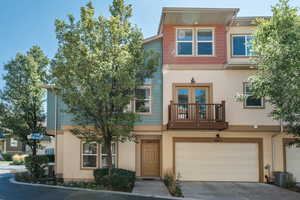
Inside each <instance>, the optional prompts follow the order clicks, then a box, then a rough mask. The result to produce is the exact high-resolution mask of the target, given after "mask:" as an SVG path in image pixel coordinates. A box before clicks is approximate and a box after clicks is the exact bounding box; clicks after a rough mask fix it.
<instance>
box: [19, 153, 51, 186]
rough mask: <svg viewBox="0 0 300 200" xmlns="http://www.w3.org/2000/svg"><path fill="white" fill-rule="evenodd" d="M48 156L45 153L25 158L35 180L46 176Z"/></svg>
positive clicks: (27, 167)
mask: <svg viewBox="0 0 300 200" xmlns="http://www.w3.org/2000/svg"><path fill="white" fill-rule="evenodd" d="M48 161H49V159H48V157H47V156H45V155H37V156H35V157H33V156H32V155H30V156H27V157H26V158H25V167H26V169H27V170H28V171H29V173H30V174H31V175H32V177H34V179H35V180H34V181H37V180H38V179H41V178H44V177H46V173H45V168H46V167H47V164H48Z"/></svg>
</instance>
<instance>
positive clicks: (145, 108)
mask: <svg viewBox="0 0 300 200" xmlns="http://www.w3.org/2000/svg"><path fill="white" fill-rule="evenodd" d="M134 110H135V112H137V113H151V86H142V87H139V88H137V89H136V91H135V101H134Z"/></svg>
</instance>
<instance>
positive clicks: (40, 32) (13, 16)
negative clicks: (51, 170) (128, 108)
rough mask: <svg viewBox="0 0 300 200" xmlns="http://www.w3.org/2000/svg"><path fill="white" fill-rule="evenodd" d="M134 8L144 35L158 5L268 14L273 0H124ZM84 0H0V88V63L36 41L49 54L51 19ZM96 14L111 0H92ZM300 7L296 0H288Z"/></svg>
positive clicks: (153, 26) (154, 22)
mask: <svg viewBox="0 0 300 200" xmlns="http://www.w3.org/2000/svg"><path fill="white" fill-rule="evenodd" d="M125 1H126V3H130V4H132V5H133V8H134V16H133V18H132V22H133V23H135V24H137V25H138V27H140V28H141V29H142V31H143V33H144V36H145V37H149V36H152V35H154V34H156V32H157V28H158V23H159V18H160V14H161V9H162V7H209V8H240V12H239V16H262V15H271V9H270V7H271V5H274V4H275V3H276V2H277V0H250V1H245V0H125ZM87 2H88V0H1V2H0V74H1V78H0V88H2V87H3V81H2V74H3V64H4V63H6V62H8V61H9V60H10V59H12V58H13V57H14V56H15V54H16V53H17V52H21V53H24V52H26V51H27V50H28V49H29V48H30V47H31V46H32V45H39V46H40V47H41V48H42V49H43V51H44V52H45V53H46V55H47V56H48V57H49V58H52V57H53V55H54V54H55V51H56V46H57V41H56V38H55V33H54V20H55V19H56V18H60V19H66V15H67V14H73V15H75V17H78V16H79V8H80V7H81V6H83V5H85V4H86V3H87ZM92 2H93V4H94V6H95V7H96V14H97V15H105V16H108V15H109V13H108V5H109V4H110V3H111V2H112V0H93V1H92ZM290 3H291V5H293V6H297V7H300V0H291V1H290Z"/></svg>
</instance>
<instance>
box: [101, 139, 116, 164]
mask: <svg viewBox="0 0 300 200" xmlns="http://www.w3.org/2000/svg"><path fill="white" fill-rule="evenodd" d="M100 153H101V165H100V166H101V167H108V165H107V162H106V158H107V153H106V150H105V148H104V145H101V152H100ZM111 153H112V164H113V167H117V144H116V143H115V142H113V143H112V145H111Z"/></svg>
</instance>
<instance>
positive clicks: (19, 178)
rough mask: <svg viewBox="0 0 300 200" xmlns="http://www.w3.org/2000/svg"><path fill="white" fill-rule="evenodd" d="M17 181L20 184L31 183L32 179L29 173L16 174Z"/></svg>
mask: <svg viewBox="0 0 300 200" xmlns="http://www.w3.org/2000/svg"><path fill="white" fill-rule="evenodd" d="M15 180H16V181H20V182H26V183H31V182H32V177H31V175H30V173H29V172H17V173H15Z"/></svg>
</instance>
